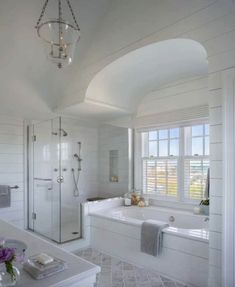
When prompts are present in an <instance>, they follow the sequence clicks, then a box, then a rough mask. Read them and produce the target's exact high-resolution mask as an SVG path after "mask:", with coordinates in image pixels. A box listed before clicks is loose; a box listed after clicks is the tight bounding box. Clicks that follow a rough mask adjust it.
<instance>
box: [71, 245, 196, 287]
mask: <svg viewBox="0 0 235 287" xmlns="http://www.w3.org/2000/svg"><path fill="white" fill-rule="evenodd" d="M76 255H78V256H80V257H82V258H84V259H86V260H88V261H90V262H92V263H94V264H97V265H99V266H101V273H100V274H99V275H98V278H97V287H193V286H191V285H190V286H189V285H186V284H182V283H180V282H176V281H173V280H171V279H169V278H166V277H164V276H162V275H159V274H158V273H157V272H156V271H154V270H151V269H144V268H140V267H137V266H135V265H132V264H129V263H127V262H124V261H121V260H119V259H117V258H115V257H111V256H109V255H106V254H104V253H101V252H99V251H97V250H95V249H92V248H87V249H84V250H81V251H78V252H76Z"/></svg>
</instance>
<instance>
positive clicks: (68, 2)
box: [66, 0, 80, 31]
mask: <svg viewBox="0 0 235 287" xmlns="http://www.w3.org/2000/svg"><path fill="white" fill-rule="evenodd" d="M66 2H67V4H68V6H69V9H70V12H71V14H72V17H73V21H74V23H75V25H76V28H77V30H78V31H80V28H79V26H78V22H77V20H76V17H75V15H74V12H73V9H72V6H71V4H70V1H69V0H66Z"/></svg>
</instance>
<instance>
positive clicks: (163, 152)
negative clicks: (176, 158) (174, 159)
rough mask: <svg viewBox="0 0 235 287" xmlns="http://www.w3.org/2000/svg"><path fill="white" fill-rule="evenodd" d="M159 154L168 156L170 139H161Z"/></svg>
mask: <svg viewBox="0 0 235 287" xmlns="http://www.w3.org/2000/svg"><path fill="white" fill-rule="evenodd" d="M159 156H168V140H161V141H159Z"/></svg>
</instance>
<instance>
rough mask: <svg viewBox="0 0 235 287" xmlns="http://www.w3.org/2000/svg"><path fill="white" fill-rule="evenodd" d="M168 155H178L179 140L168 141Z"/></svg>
mask: <svg viewBox="0 0 235 287" xmlns="http://www.w3.org/2000/svg"><path fill="white" fill-rule="evenodd" d="M170 155H174V156H177V155H179V140H170Z"/></svg>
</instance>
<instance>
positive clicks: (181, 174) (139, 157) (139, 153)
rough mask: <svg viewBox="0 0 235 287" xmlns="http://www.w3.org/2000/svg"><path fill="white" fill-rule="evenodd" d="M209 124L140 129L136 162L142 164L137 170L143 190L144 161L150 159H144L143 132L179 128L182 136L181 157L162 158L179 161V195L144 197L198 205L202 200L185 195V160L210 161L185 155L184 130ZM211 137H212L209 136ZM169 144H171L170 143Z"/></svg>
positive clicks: (180, 144)
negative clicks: (188, 127)
mask: <svg viewBox="0 0 235 287" xmlns="http://www.w3.org/2000/svg"><path fill="white" fill-rule="evenodd" d="M206 124H209V120H208V119H202V120H196V121H188V122H186V123H175V124H172V125H161V126H155V127H151V128H145V129H139V130H137V133H138V134H139V136H138V135H137V136H136V139H137V140H138V141H139V143H138V145H137V151H136V152H137V154H136V157H135V158H136V161H137V164H138V165H139V164H140V168H139V169H138V168H137V169H136V170H138V176H139V178H140V181H139V183H137V186H139V187H140V189H141V190H142V188H143V159H149V158H148V157H144V158H143V157H142V137H141V133H143V132H149V131H154V130H164V129H173V128H179V129H180V134H179V155H178V156H168V157H161V159H177V160H178V169H177V175H178V194H177V196H176V197H171V196H164V195H159V194H152V193H144V191H143V195H144V196H147V197H148V198H152V199H157V200H162V201H168V202H177V203H185V204H198V202H199V201H200V200H198V199H189V198H186V197H185V194H184V160H185V159H187V158H188V159H195V160H196V159H202V158H203V159H208V160H209V155H208V156H204V155H203V156H201V155H198V156H193V155H192V156H190V155H189V156H187V155H185V146H184V128H185V127H187V126H196V125H206ZM204 136H205V131H203V137H204ZM209 137H210V135H209ZM168 144H169V142H168ZM158 149H159V145H158ZM204 151H205V144H204V142H203V152H204ZM151 158H153V159H159V157H151Z"/></svg>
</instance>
